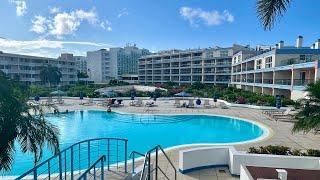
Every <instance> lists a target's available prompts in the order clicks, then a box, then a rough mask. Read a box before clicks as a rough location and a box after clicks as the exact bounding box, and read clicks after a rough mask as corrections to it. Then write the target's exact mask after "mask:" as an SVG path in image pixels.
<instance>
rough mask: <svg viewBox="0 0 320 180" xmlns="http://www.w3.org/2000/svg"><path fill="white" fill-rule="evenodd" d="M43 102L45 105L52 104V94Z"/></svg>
mask: <svg viewBox="0 0 320 180" xmlns="http://www.w3.org/2000/svg"><path fill="white" fill-rule="evenodd" d="M45 104H46V105H53V104H54V103H53V100H52V96H49V97H48V98H47V101H46V102H45Z"/></svg>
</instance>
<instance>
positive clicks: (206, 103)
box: [203, 99, 211, 108]
mask: <svg viewBox="0 0 320 180" xmlns="http://www.w3.org/2000/svg"><path fill="white" fill-rule="evenodd" d="M203 107H205V108H210V107H211V105H210V103H209V99H205V100H204V103H203Z"/></svg>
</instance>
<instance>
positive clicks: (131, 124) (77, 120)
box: [6, 110, 266, 175]
mask: <svg viewBox="0 0 320 180" xmlns="http://www.w3.org/2000/svg"><path fill="white" fill-rule="evenodd" d="M47 119H48V120H49V121H50V122H52V123H53V124H55V125H57V126H58V127H59V129H60V143H61V148H62V149H63V148H65V147H68V146H69V145H71V144H74V143H76V142H78V141H82V140H85V139H89V138H98V137H119V138H126V139H128V152H129V153H130V152H131V151H132V150H135V151H138V152H143V153H145V152H146V151H147V150H148V149H150V148H152V147H153V146H155V145H158V144H160V145H161V146H162V147H165V148H167V147H172V146H177V145H183V144H198V143H237V142H244V141H249V140H254V139H256V138H259V137H260V136H262V135H264V133H266V130H264V129H263V128H261V127H259V126H258V125H256V124H253V123H250V122H248V121H243V120H239V119H235V118H229V117H220V116H208V115H170V116H169V115H139V114H119V113H107V112H105V111H98V110H88V111H84V112H80V111H75V112H70V113H68V114H61V115H59V116H55V115H52V114H49V115H47ZM51 155H52V154H51V153H50V152H49V151H46V152H45V153H44V157H43V160H45V159H47V158H48V157H50V156H51ZM32 166H33V157H32V155H30V154H29V155H27V154H23V153H21V152H20V151H19V150H18V147H17V151H16V154H15V162H14V165H13V169H12V171H11V172H9V173H6V175H19V174H21V173H23V172H25V171H26V170H28V169H30V168H32Z"/></svg>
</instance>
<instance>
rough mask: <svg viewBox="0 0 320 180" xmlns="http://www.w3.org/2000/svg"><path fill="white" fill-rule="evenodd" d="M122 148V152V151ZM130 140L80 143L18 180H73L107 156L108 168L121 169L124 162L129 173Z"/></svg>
mask: <svg viewBox="0 0 320 180" xmlns="http://www.w3.org/2000/svg"><path fill="white" fill-rule="evenodd" d="M121 147H122V150H120V149H121ZM127 150H128V140H127V139H120V138H96V139H89V140H84V141H80V142H78V143H75V144H73V145H71V146H69V147H68V148H66V149H64V150H62V151H60V152H59V153H58V154H56V155H53V156H52V157H50V158H49V159H47V160H45V161H43V162H42V163H40V164H38V165H36V166H35V167H34V168H32V169H30V170H29V171H27V172H25V173H24V174H22V175H21V176H19V177H18V178H16V179H25V178H27V179H30V177H32V178H33V179H38V178H39V177H41V179H51V178H58V179H60V180H62V179H67V177H68V179H69V178H70V179H71V180H72V179H73V177H74V175H75V173H77V171H78V174H80V173H81V170H82V169H87V168H90V165H91V160H92V159H97V158H98V157H101V155H106V158H107V168H108V170H110V167H111V166H113V165H114V166H116V168H118V167H119V163H120V162H123V161H124V168H125V173H127Z"/></svg>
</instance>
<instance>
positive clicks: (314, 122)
mask: <svg viewBox="0 0 320 180" xmlns="http://www.w3.org/2000/svg"><path fill="white" fill-rule="evenodd" d="M306 91H307V92H308V97H307V98H305V99H303V100H301V105H302V110H301V111H300V112H299V113H298V114H297V115H296V117H295V118H296V119H297V120H298V121H297V122H296V123H295V124H294V127H293V129H292V130H293V132H299V131H303V132H305V133H308V132H310V131H311V130H314V129H319V128H320V110H319V109H320V81H317V82H316V83H314V84H310V85H308V87H307V89H306Z"/></svg>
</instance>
